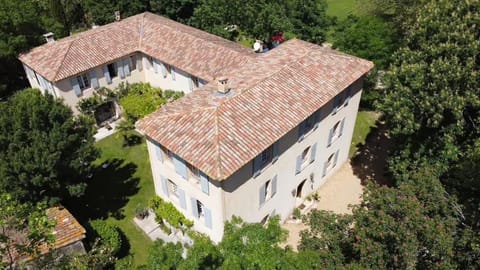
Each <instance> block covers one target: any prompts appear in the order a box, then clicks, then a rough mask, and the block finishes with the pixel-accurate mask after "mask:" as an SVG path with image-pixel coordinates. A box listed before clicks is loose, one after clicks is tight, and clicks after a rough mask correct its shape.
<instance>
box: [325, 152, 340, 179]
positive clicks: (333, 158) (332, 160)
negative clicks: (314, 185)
mask: <svg viewBox="0 0 480 270" xmlns="http://www.w3.org/2000/svg"><path fill="white" fill-rule="evenodd" d="M338 152H339V150H337V151H336V152H335V153H333V154H331V155H330V156H329V157H328V159H327V161H325V164H324V167H323V176H325V175H326V174H327V172H329V171H330V170H332V169H333V168H335V166H336V165H337V160H338Z"/></svg>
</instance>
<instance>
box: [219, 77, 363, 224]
mask: <svg viewBox="0 0 480 270" xmlns="http://www.w3.org/2000/svg"><path fill="white" fill-rule="evenodd" d="M361 85H362V81H361V80H359V81H357V82H356V83H355V84H354V89H355V90H354V91H352V93H353V96H352V98H351V99H350V101H349V103H348V105H347V106H346V107H343V108H341V109H340V110H339V111H338V112H337V113H336V114H335V115H332V109H333V100H332V101H331V102H329V103H328V104H326V105H325V106H324V107H323V108H322V109H321V110H320V111H321V117H320V119H321V122H320V124H319V126H318V128H317V129H316V130H314V131H312V132H311V133H309V134H308V135H306V136H305V138H304V140H303V141H301V142H298V127H297V128H295V129H293V130H291V131H290V132H289V133H288V134H286V135H285V136H284V137H282V138H281V139H280V140H279V143H280V145H279V154H280V155H279V158H278V160H277V161H276V162H275V163H273V164H271V165H269V166H267V167H266V168H264V170H263V171H262V173H261V174H260V175H258V176H257V177H255V178H252V172H253V169H252V167H253V165H252V162H249V163H248V164H247V165H245V166H244V167H242V168H241V169H240V170H238V171H237V172H236V173H235V174H234V175H232V176H231V177H230V178H228V179H227V180H225V181H224V182H222V189H223V191H224V203H225V217H226V218H227V219H230V218H231V216H233V215H236V216H240V217H242V218H243V219H244V220H246V221H248V222H260V221H261V220H262V219H263V218H264V217H265V216H266V215H268V214H271V213H272V212H273V211H275V214H279V215H280V217H281V219H282V220H284V219H286V218H287V217H288V216H289V215H290V214H291V212H292V211H293V209H294V208H295V207H296V206H298V204H299V203H300V202H301V200H297V199H296V198H295V196H294V195H292V191H294V190H296V188H297V186H298V185H299V184H300V183H301V182H302V181H303V180H304V179H307V181H306V183H305V185H304V188H303V191H302V194H303V199H305V198H306V196H307V195H308V194H310V193H311V192H312V191H315V190H316V189H318V188H319V187H320V186H321V185H322V184H323V183H325V181H328V178H329V176H330V175H332V174H334V173H335V171H336V170H337V169H338V168H339V167H341V165H342V164H343V163H344V162H345V161H346V160H347V159H348V152H349V149H350V144H351V139H352V134H353V129H354V126H355V120H356V115H357V111H358V105H359V102H360V95H361ZM344 117H345V125H344V130H343V134H342V136H341V137H340V138H338V140H336V141H334V142H333V143H332V145H331V146H328V147H327V145H328V137H329V132H330V129H331V128H332V127H333V125H335V123H337V122H338V121H341V120H342V119H343V118H344ZM314 143H317V150H316V158H315V161H314V162H313V163H311V164H308V165H306V166H305V167H304V168H303V170H302V171H301V172H300V173H299V174H296V173H295V169H296V160H297V156H298V155H300V154H301V153H302V152H303V150H304V149H305V148H307V147H308V146H311V145H313V144H314ZM337 149H339V156H338V161H337V164H336V166H335V168H333V169H332V170H331V171H329V172H328V173H327V175H326V177H322V174H323V167H324V163H325V161H326V160H327V159H328V157H329V156H330V155H331V154H333V153H335V151H336V150H337ZM311 173H313V174H314V180H313V183H312V182H311V181H310V174H311ZM274 175H277V192H276V194H275V195H274V196H273V197H272V198H271V199H270V200H268V201H266V202H265V203H264V204H263V206H261V207H260V196H259V193H260V189H261V187H262V185H264V183H265V182H266V181H268V180H270V179H272V178H273V176H274Z"/></svg>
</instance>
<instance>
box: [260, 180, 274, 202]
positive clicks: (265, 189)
mask: <svg viewBox="0 0 480 270" xmlns="http://www.w3.org/2000/svg"><path fill="white" fill-rule="evenodd" d="M275 193H277V176H276V175H275V176H274V177H273V178H272V179H270V180H268V181H266V182H265V183H264V184H263V185H262V186H261V187H260V197H259V202H260V207H261V206H262V205H264V204H265V202H266V201H268V200H270V199H271V198H273V196H274V195H275Z"/></svg>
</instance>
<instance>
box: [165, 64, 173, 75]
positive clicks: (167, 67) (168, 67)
mask: <svg viewBox="0 0 480 270" xmlns="http://www.w3.org/2000/svg"><path fill="white" fill-rule="evenodd" d="M164 65H165V69H166V70H167V73H168V74H170V73H172V67H171V66H170V65H168V64H164Z"/></svg>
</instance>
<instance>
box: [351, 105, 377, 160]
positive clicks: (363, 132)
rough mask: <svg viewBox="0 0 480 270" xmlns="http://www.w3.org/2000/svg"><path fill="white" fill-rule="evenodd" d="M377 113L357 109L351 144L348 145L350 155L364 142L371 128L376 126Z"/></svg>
mask: <svg viewBox="0 0 480 270" xmlns="http://www.w3.org/2000/svg"><path fill="white" fill-rule="evenodd" d="M377 119H378V113H376V112H371V111H359V112H358V115H357V121H356V122H355V129H354V130H353V136H352V144H351V145H350V152H349V156H350V157H352V156H353V155H354V154H355V152H356V151H357V149H358V146H359V145H361V144H365V140H366V139H367V136H368V134H369V133H370V131H371V130H372V128H375V127H376V121H377Z"/></svg>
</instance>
